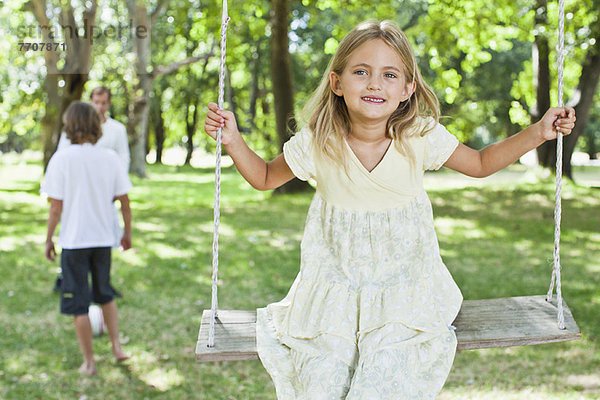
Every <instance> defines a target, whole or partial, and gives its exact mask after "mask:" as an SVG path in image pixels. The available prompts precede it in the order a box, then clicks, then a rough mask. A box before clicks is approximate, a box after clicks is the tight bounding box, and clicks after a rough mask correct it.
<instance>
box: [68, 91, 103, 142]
mask: <svg viewBox="0 0 600 400" xmlns="http://www.w3.org/2000/svg"><path fill="white" fill-rule="evenodd" d="M63 123H64V124H65V128H64V129H65V133H66V134H67V138H68V139H69V140H70V141H71V143H72V144H82V143H92V144H96V142H97V141H98V139H100V137H101V136H102V122H101V121H100V115H99V114H98V112H97V111H96V109H95V108H94V107H93V106H92V105H91V104H88V103H84V102H81V101H75V102H73V103H71V105H70V106H69V108H67V111H65V114H64V115H63Z"/></svg>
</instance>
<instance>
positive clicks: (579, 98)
mask: <svg viewBox="0 0 600 400" xmlns="http://www.w3.org/2000/svg"><path fill="white" fill-rule="evenodd" d="M594 28H595V29H594ZM592 29H594V31H595V35H594V37H595V39H596V45H595V46H591V47H590V49H589V50H588V53H587V56H586V59H585V62H584V63H583V68H582V70H581V76H580V78H579V83H578V85H577V90H576V91H575V93H574V94H573V97H571V99H569V102H568V105H570V106H571V107H574V108H575V115H576V116H577V123H576V124H575V129H573V131H572V132H571V134H570V135H569V136H566V137H565V138H564V151H565V153H564V161H563V170H564V173H565V175H566V176H568V177H569V178H570V179H573V170H572V167H571V156H572V155H573V151H574V150H575V144H576V143H577V139H579V136H581V134H582V132H583V131H584V130H585V126H586V124H587V122H588V120H589V118H590V111H591V109H592V106H593V104H594V95H595V94H596V89H597V88H598V81H599V80H600V46H598V43H599V42H600V20H598V19H596V23H595V24H594V25H593V26H592ZM567 161H568V162H567Z"/></svg>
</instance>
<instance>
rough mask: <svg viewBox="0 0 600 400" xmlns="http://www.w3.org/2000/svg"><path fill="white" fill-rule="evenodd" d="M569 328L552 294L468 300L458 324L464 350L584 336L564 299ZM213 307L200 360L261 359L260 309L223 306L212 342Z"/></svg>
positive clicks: (198, 351) (207, 314) (206, 315)
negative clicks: (559, 319) (549, 297)
mask: <svg viewBox="0 0 600 400" xmlns="http://www.w3.org/2000/svg"><path fill="white" fill-rule="evenodd" d="M563 307H564V308H563V310H564V311H563V312H564V318H565V329H564V330H561V329H559V328H558V324H557V320H556V315H557V307H556V298H554V299H553V301H551V302H547V301H546V296H522V297H505V298H500V299H486V300H465V301H464V302H463V304H462V308H461V310H460V313H459V314H458V316H457V317H456V320H455V321H454V323H453V325H454V326H455V327H456V336H457V338H458V350H472V349H485V348H493V347H509V346H525V345H534V344H543V343H554V342H564V341H569V340H577V339H580V338H581V332H580V330H579V327H578V326H577V323H576V322H575V320H574V319H573V315H572V314H571V311H570V310H569V308H568V307H567V304H566V303H565V302H564V301H563ZM210 318H211V312H210V310H204V312H203V314H202V322H201V324H200V332H199V334H198V343H197V344H196V361H243V360H258V354H257V352H256V332H255V329H256V310H251V311H244V310H219V311H218V318H217V320H216V322H215V346H214V347H212V348H209V347H208V332H209V329H210Z"/></svg>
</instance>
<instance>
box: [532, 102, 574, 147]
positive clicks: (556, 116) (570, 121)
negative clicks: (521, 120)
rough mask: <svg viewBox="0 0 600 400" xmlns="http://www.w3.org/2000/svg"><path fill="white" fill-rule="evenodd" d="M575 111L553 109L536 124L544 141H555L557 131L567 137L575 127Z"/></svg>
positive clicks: (567, 108) (559, 108) (571, 108)
mask: <svg viewBox="0 0 600 400" xmlns="http://www.w3.org/2000/svg"><path fill="white" fill-rule="evenodd" d="M575 120H576V118H575V109H574V108H573V107H566V106H564V107H553V108H550V109H548V111H546V114H544V116H543V117H542V119H541V120H540V121H539V122H538V123H539V124H540V128H541V135H542V138H543V139H544V140H552V139H556V136H557V131H560V133H562V134H563V135H569V134H570V133H571V131H572V130H573V128H574V127H575Z"/></svg>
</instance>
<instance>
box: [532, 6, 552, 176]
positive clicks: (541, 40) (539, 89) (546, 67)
mask: <svg viewBox="0 0 600 400" xmlns="http://www.w3.org/2000/svg"><path fill="white" fill-rule="evenodd" d="M547 6H548V2H547V0H538V1H537V2H536V6H535V9H536V10H539V12H536V14H535V18H534V27H533V29H534V30H535V32H537V34H536V35H535V40H534V43H533V48H532V55H531V56H532V63H533V84H534V87H535V98H536V102H535V104H534V105H533V107H531V111H530V113H531V122H532V123H535V122H537V121H539V120H540V119H541V118H542V116H543V115H544V113H545V112H546V110H547V109H548V108H550V47H549V45H548V37H547V36H546V33H545V32H544V31H542V30H541V29H540V28H541V27H546V26H547V25H548V13H547ZM553 149H554V150H553ZM536 151H537V155H538V160H539V163H540V164H541V165H543V166H544V167H547V166H549V165H552V164H554V163H556V143H554V145H553V144H552V143H551V142H546V143H544V144H543V145H541V146H540V147H538V148H537V150H536Z"/></svg>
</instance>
